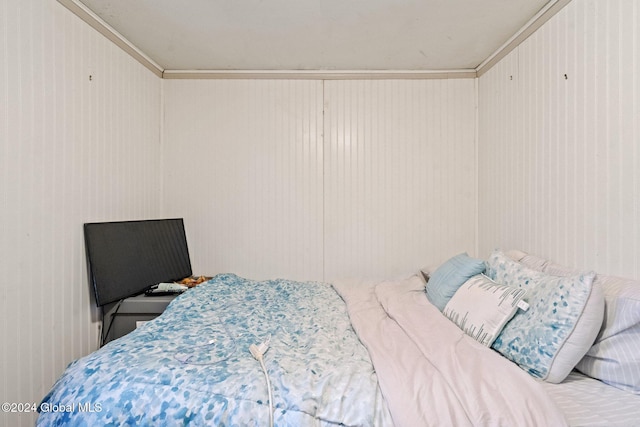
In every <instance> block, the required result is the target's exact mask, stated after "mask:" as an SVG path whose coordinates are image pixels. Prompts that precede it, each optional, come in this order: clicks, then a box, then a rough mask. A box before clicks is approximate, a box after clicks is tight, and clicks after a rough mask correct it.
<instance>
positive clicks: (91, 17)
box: [58, 0, 163, 77]
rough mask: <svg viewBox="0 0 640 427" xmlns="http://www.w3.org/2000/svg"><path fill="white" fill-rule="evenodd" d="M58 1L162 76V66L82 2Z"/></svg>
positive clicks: (75, 0) (157, 74) (73, 0)
mask: <svg viewBox="0 0 640 427" xmlns="http://www.w3.org/2000/svg"><path fill="white" fill-rule="evenodd" d="M58 3H60V4H61V5H63V6H64V7H66V8H67V9H69V10H70V11H71V12H73V13H74V14H75V15H77V16H78V17H79V18H80V19H82V20H83V21H84V22H86V23H87V24H89V26H91V28H93V29H95V30H96V31H98V32H99V33H100V34H102V35H103V36H105V37H106V38H107V39H109V40H111V41H112V42H113V43H114V44H115V45H116V46H118V47H119V48H120V49H122V50H124V51H125V52H126V53H128V54H129V55H130V56H131V57H133V59H135V60H136V61H138V62H139V63H140V64H142V65H144V66H145V67H146V68H148V69H149V70H150V71H151V72H152V73H153V74H155V75H156V76H158V77H162V71H163V70H162V67H161V66H160V65H158V64H157V63H156V62H155V61H154V60H153V59H151V58H149V57H148V56H147V55H145V54H144V52H142V51H141V50H140V49H138V48H137V47H136V46H134V45H133V44H132V43H131V42H130V41H129V40H127V39H126V38H124V37H123V36H122V34H120V33H119V32H117V31H116V30H115V29H114V28H113V27H111V26H110V25H109V24H107V23H106V22H105V21H104V20H103V19H102V18H100V17H99V16H98V15H96V14H95V13H93V12H92V11H91V10H90V9H89V8H87V7H86V6H85V5H84V4H82V3H80V2H79V1H77V0H58Z"/></svg>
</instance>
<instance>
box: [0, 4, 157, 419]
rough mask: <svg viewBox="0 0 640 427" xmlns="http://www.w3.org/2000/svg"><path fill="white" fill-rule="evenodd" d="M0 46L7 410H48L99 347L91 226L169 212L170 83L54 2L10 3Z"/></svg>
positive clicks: (0, 267)
mask: <svg viewBox="0 0 640 427" xmlns="http://www.w3.org/2000/svg"><path fill="white" fill-rule="evenodd" d="M0 40H1V41H0V233H1V238H0V276H1V277H3V278H4V286H3V294H2V297H0V319H1V321H0V402H22V403H24V402H35V403H37V402H39V401H40V399H42V397H43V396H44V394H45V393H46V392H47V391H48V390H49V388H50V387H51V386H52V385H53V383H54V381H55V380H56V379H57V378H58V377H59V376H60V374H61V373H62V371H63V370H64V368H65V367H66V365H67V364H69V363H70V362H71V361H72V360H74V359H75V358H77V357H80V356H82V355H85V354H88V353H89V352H91V351H93V350H94V349H95V348H96V346H97V342H98V327H99V322H98V321H99V313H98V311H97V310H96V309H95V308H93V309H92V303H91V297H92V296H91V290H90V289H89V285H88V280H87V273H86V263H85V252H84V244H83V234H82V224H83V223H84V222H87V221H99V220H114V219H125V218H148V217H154V216H157V215H158V214H159V208H160V186H159V184H158V183H159V180H158V169H159V164H160V163H159V162H160V150H159V142H160V123H159V122H160V95H161V91H160V89H161V86H160V79H158V78H157V77H156V76H155V75H153V74H152V73H151V72H149V71H148V70H147V69H145V68H144V67H143V66H141V65H140V64H138V63H137V62H136V61H134V60H133V59H131V58H130V57H129V56H128V55H127V54H125V53H123V52H122V51H121V50H120V49H119V48H117V47H115V46H114V45H113V44H112V43H111V42H109V41H107V40H106V39H104V37H102V36H101V35H99V34H98V33H97V32H95V30H93V29H91V28H89V27H88V26H87V25H86V24H84V23H83V22H82V21H80V20H79V19H78V18H77V17H76V16H74V15H72V14H71V13H70V12H69V11H68V10H66V9H65V8H63V7H62V6H60V5H59V4H58V3H56V2H55V1H54V0H44V1H43V0H5V1H2V2H0ZM34 419H35V416H34V415H33V414H22V415H19V414H7V413H0V425H1V426H7V427H8V426H11V427H13V426H18V425H24V426H31V425H33V423H34Z"/></svg>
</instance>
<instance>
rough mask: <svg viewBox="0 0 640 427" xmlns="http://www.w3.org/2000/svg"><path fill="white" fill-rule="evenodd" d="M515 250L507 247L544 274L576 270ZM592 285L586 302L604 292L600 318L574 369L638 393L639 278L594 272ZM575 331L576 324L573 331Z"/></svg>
mask: <svg viewBox="0 0 640 427" xmlns="http://www.w3.org/2000/svg"><path fill="white" fill-rule="evenodd" d="M518 252H519V251H518ZM515 253H516V252H515V251H509V252H508V255H509V256H510V257H511V258H513V259H516V257H517V258H519V259H516V261H519V262H520V263H522V264H525V265H527V266H529V267H532V268H534V269H535V270H541V271H544V272H545V273H547V274H553V275H556V276H570V275H572V274H575V273H576V270H572V269H570V268H567V267H564V266H561V265H559V264H556V263H553V262H551V261H547V260H543V259H542V258H537V257H535V256H534V255H528V254H526V253H524V252H522V253H518V254H517V255H516V256H514V254H515ZM540 266H542V268H540ZM593 289H594V291H596V292H595V293H594V295H592V296H590V297H589V301H588V302H587V305H588V306H590V305H597V302H596V301H597V300H598V298H601V297H600V296H599V295H600V294H604V301H605V310H604V322H603V323H602V327H601V328H600V333H599V334H598V336H597V338H596V340H595V343H594V344H593V346H592V347H591V348H590V349H589V351H588V352H587V354H586V355H585V356H584V357H583V358H582V360H581V361H580V362H579V363H578V365H577V366H576V369H577V370H579V371H580V372H582V373H583V374H586V375H589V376H590V377H592V378H596V379H599V380H600V381H602V382H604V383H606V384H609V385H611V386H614V387H616V388H619V389H621V390H626V391H630V392H632V393H635V394H640V281H638V280H632V279H624V278H621V277H615V276H604V275H599V274H598V275H597V276H596V278H595V279H594V282H593ZM592 300H593V301H592ZM587 309H588V308H587ZM587 309H585V310H587ZM592 311H593V309H592ZM596 320H597V319H594V322H595V321H596ZM580 323H582V322H580ZM578 332H579V331H578V328H577V327H576V331H574V334H576V333H578Z"/></svg>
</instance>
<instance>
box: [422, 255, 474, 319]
mask: <svg viewBox="0 0 640 427" xmlns="http://www.w3.org/2000/svg"><path fill="white" fill-rule="evenodd" d="M484 268H485V263H484V261H483V260H481V259H475V258H471V257H469V255H467V254H466V253H462V254H460V255H456V256H454V257H453V258H451V259H449V260H448V261H446V262H445V263H444V264H442V265H441V266H440V267H438V268H437V269H436V270H435V271H434V272H433V273H432V274H431V275H430V277H429V281H428V282H427V286H426V290H427V298H428V299H429V301H431V303H432V304H433V305H435V306H436V307H438V310H440V311H442V310H444V307H445V306H446V305H447V303H448V302H449V300H450V299H451V297H452V296H453V294H455V293H456V291H457V290H458V288H459V287H460V286H462V284H463V283H464V282H466V281H467V280H469V279H470V278H471V277H473V276H475V275H477V274H480V273H482V272H483V271H484Z"/></svg>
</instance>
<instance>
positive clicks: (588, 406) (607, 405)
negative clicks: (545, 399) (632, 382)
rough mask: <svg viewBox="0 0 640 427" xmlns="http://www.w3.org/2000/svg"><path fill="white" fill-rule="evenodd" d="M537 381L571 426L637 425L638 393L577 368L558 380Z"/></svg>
mask: <svg viewBox="0 0 640 427" xmlns="http://www.w3.org/2000/svg"><path fill="white" fill-rule="evenodd" d="M541 383H542V384H543V386H544V388H545V390H546V391H547V392H548V393H549V395H550V396H551V397H552V398H553V399H554V400H555V402H556V404H557V405H558V406H559V407H560V409H561V410H562V411H563V412H564V414H565V417H566V418H567V421H568V422H569V425H571V426H576V427H587V426H589V427H591V426H594V427H595V426H598V427H600V426H607V427H634V426H638V425H640V395H636V394H633V393H630V392H627V391H624V390H620V389H617V388H615V387H611V386H609V385H607V384H605V383H603V382H601V381H598V380H595V379H593V378H590V377H587V376H586V375H583V374H581V373H579V372H577V371H573V372H572V373H571V374H569V376H568V377H567V379H566V380H564V381H563V382H562V383H560V384H551V383H547V382H541Z"/></svg>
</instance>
